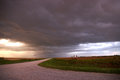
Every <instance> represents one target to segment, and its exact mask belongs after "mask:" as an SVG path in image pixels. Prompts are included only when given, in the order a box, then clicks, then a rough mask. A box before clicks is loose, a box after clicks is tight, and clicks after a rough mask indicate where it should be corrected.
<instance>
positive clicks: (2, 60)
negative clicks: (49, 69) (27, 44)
mask: <svg viewBox="0 0 120 80" xmlns="http://www.w3.org/2000/svg"><path fill="white" fill-rule="evenodd" d="M41 59H44V58H39V59H32V58H31V59H20V58H0V65H3V64H13V63H21V62H28V61H35V60H41Z"/></svg>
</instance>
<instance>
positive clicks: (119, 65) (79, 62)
mask: <svg viewBox="0 0 120 80" xmlns="http://www.w3.org/2000/svg"><path fill="white" fill-rule="evenodd" d="M39 65H40V66H44V67H49V68H56V69H62V70H74V71H86V72H101V73H117V74H120V56H108V57H78V58H53V59H51V60H48V61H46V62H43V63H40V64H39Z"/></svg>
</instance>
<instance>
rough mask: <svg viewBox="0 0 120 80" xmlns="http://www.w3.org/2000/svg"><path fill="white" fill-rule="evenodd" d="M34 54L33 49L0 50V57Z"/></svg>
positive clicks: (26, 56)
mask: <svg viewBox="0 0 120 80" xmlns="http://www.w3.org/2000/svg"><path fill="white" fill-rule="evenodd" d="M28 53H29V54H28ZM34 54H35V52H34V51H13V50H0V57H15V58H32V57H34Z"/></svg>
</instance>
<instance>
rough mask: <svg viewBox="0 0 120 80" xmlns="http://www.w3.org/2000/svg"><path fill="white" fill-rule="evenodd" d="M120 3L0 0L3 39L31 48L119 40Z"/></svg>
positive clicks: (118, 0) (119, 0)
mask: <svg viewBox="0 0 120 80" xmlns="http://www.w3.org/2000/svg"><path fill="white" fill-rule="evenodd" d="M119 3H120V0H92V1H90V0H0V38H10V39H14V40H19V41H24V42H26V43H29V44H32V45H38V46H39V45H72V44H79V43H82V42H102V41H120V37H119V34H120V23H119V21H120V5H119Z"/></svg>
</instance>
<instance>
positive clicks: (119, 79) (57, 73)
mask: <svg viewBox="0 0 120 80" xmlns="http://www.w3.org/2000/svg"><path fill="white" fill-rule="evenodd" d="M46 60H48V59H44V60H39V61H32V62H24V63H16V64H7V65H0V80H120V75H119V74H104V73H93V72H75V71H64V70H57V69H49V68H44V67H40V66H38V65H37V64H39V63H41V62H43V61H46Z"/></svg>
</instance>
